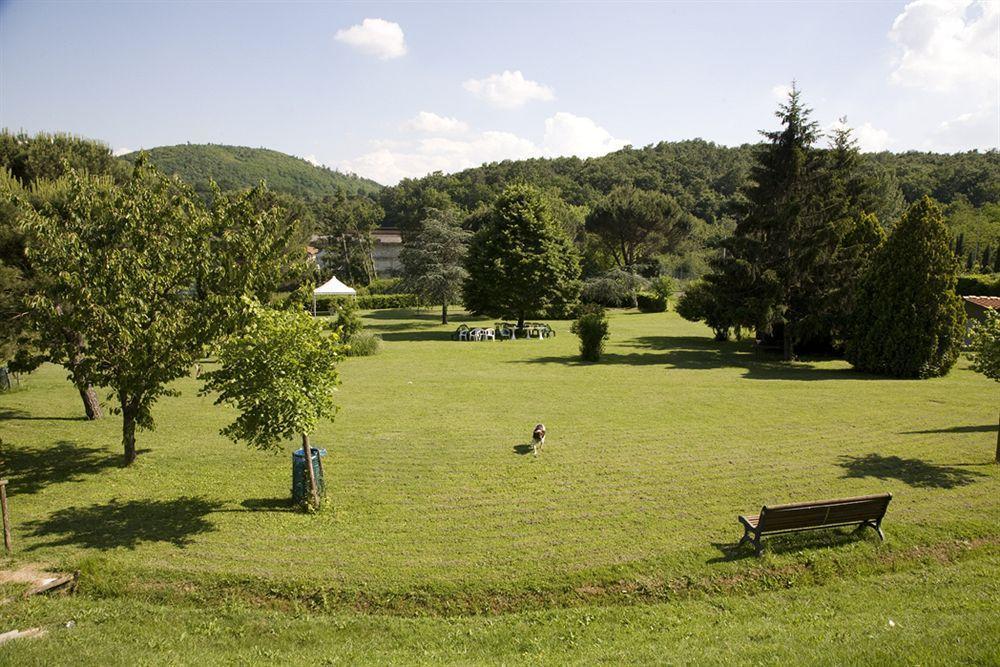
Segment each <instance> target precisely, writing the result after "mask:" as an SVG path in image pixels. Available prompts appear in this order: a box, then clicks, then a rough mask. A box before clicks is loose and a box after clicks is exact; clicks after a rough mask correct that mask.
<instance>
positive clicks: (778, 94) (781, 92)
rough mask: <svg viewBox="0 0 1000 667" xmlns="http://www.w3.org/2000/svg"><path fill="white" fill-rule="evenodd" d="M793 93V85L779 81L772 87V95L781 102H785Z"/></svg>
mask: <svg viewBox="0 0 1000 667" xmlns="http://www.w3.org/2000/svg"><path fill="white" fill-rule="evenodd" d="M791 93H792V87H791V86H788V85H785V84H783V83H779V84H778V85H776V86H773V87H772V88H771V95H773V96H774V98H775V99H776V100H778V101H780V102H784V101H785V100H787V99H788V96H789V95H790V94H791Z"/></svg>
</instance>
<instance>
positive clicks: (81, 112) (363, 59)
mask: <svg viewBox="0 0 1000 667" xmlns="http://www.w3.org/2000/svg"><path fill="white" fill-rule="evenodd" d="M793 80H794V81H796V82H797V84H796V85H797V86H798V87H799V88H800V90H801V91H802V96H803V100H804V101H805V103H806V104H807V105H808V106H810V107H811V108H812V109H813V117H814V119H815V120H816V121H817V122H819V124H820V126H821V127H822V128H824V129H826V130H829V129H831V128H833V127H834V126H835V125H836V124H837V123H838V122H839V119H840V118H843V117H846V122H847V124H848V125H849V126H851V127H852V128H854V130H855V137H856V138H857V139H858V142H859V144H860V146H861V148H862V150H865V151H878V150H892V151H903V150H911V149H914V150H934V151H942V152H955V151H961V150H969V149H980V150H987V149H995V148H997V147H998V146H1000V0H916V1H914V2H910V3H906V2H808V1H805V0H803V1H800V2H698V3H694V2H645V3H627V2H616V3H611V2H604V3H596V2H591V3H554V2H553V3H527V2H520V3H514V2H507V3H486V2H465V3H447V2H437V3H417V2H410V3H336V4H334V3H322V2H312V3H284V2H283V3H278V2H254V3H250V2H213V3H207V2H169V3H167V2H134V3H109V2H87V1H79V2H14V1H10V0H0V126H3V127H7V128H9V129H11V130H22V129H23V130H25V131H27V132H29V133H34V132H39V131H49V132H51V131H62V132H70V133H73V134H77V135H80V136H84V137H88V138H93V139H99V140H101V141H104V142H106V143H107V144H108V145H109V146H110V147H111V148H112V149H113V150H115V151H116V152H119V153H121V152H128V151H131V150H136V149H139V148H152V147H155V146H162V145H172V144H179V143H185V142H190V143H219V144H233V145H241V146H253V147H266V148H272V149H275V150H279V151H282V152H285V153H290V154H292V155H296V156H299V157H303V158H305V159H308V160H310V161H311V162H314V163H316V164H323V165H326V166H329V167H330V168H333V169H338V170H341V171H347V172H355V173H358V174H360V175H362V176H366V177H369V178H372V179H374V180H376V181H379V182H380V183H383V184H393V183H396V182H398V181H399V180H400V179H401V178H406V177H417V176H421V175H424V174H426V173H429V172H431V171H436V170H441V171H444V172H452V171H458V170H461V169H464V168H468V167H472V166H476V165H478V164H481V163H483V162H490V161H496V160H502V159H520V158H526V157H539V156H559V155H578V156H580V157H591V156H596V155H603V154H605V153H607V152H609V151H613V150H617V149H618V148H621V147H622V146H625V145H632V146H636V147H640V146H645V145H648V144H651V143H656V142H659V141H676V140H682V139H693V138H699V137H700V138H702V139H706V140H709V141H714V142H717V143H720V144H725V145H738V144H741V143H744V142H753V141H757V140H758V137H759V134H758V130H762V129H771V128H773V127H775V125H776V120H775V118H774V115H773V114H774V111H775V109H776V108H777V105H778V103H779V102H780V101H781V100H782V99H783V98H784V97H785V95H786V94H787V90H788V88H789V86H790V85H791V83H792V81H793Z"/></svg>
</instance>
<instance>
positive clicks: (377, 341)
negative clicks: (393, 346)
mask: <svg viewBox="0 0 1000 667" xmlns="http://www.w3.org/2000/svg"><path fill="white" fill-rule="evenodd" d="M381 349H382V337H381V336H379V335H378V334H374V333H370V332H368V331H359V332H358V333H356V334H354V335H353V336H351V339H350V341H348V343H347V356H349V357H370V356H372V355H373V354H378V352H379V350H381Z"/></svg>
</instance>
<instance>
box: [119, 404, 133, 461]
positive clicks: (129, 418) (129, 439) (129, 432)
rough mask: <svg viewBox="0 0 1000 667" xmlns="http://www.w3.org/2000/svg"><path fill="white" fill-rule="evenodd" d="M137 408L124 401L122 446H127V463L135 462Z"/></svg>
mask: <svg viewBox="0 0 1000 667" xmlns="http://www.w3.org/2000/svg"><path fill="white" fill-rule="evenodd" d="M135 412H136V411H135V409H134V408H132V407H130V406H129V405H128V404H127V403H126V402H125V401H122V446H123V447H124V448H125V465H127V466H130V465H132V464H133V463H135V457H136V453H135V417H136V415H135Z"/></svg>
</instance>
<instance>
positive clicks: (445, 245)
mask: <svg viewBox="0 0 1000 667" xmlns="http://www.w3.org/2000/svg"><path fill="white" fill-rule="evenodd" d="M470 236H471V235H470V234H469V232H467V231H465V230H464V229H462V220H461V218H460V217H459V215H458V212H457V211H455V210H454V209H450V210H444V211H440V210H437V209H432V210H431V211H430V214H429V216H428V217H427V218H426V219H425V220H424V221H423V223H422V224H421V225H420V229H419V230H418V231H416V232H414V233H413V234H411V235H410V236H409V238H408V239H407V240H406V241H405V242H404V244H403V249H402V251H401V252H400V254H399V260H400V262H401V263H402V264H403V280H404V284H405V285H406V288H407V289H408V290H410V291H412V292H413V293H414V294H419V295H420V296H421V297H422V298H423V299H424V300H426V301H428V302H430V303H440V304H441V324H448V304H449V303H453V302H455V301H456V300H457V299H459V298H460V297H461V296H462V281H464V280H465V279H466V278H468V276H469V272H468V271H466V270H465V265H464V262H465V256H466V254H467V243H468V240H469V237H470Z"/></svg>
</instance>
